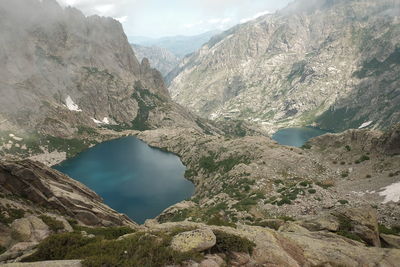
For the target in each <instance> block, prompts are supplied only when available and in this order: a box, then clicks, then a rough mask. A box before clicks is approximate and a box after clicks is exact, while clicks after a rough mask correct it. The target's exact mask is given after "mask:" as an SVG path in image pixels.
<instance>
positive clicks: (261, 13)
mask: <svg viewBox="0 0 400 267" xmlns="http://www.w3.org/2000/svg"><path fill="white" fill-rule="evenodd" d="M267 14H271V12H269V11H268V10H265V11H263V12H259V13H257V14H255V15H254V16H252V17H249V18H244V19H241V20H240V23H246V22H248V21H250V20H253V19H256V18H259V17H261V16H264V15H267Z"/></svg>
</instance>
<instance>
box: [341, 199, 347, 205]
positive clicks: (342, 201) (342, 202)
mask: <svg viewBox="0 0 400 267" xmlns="http://www.w3.org/2000/svg"><path fill="white" fill-rule="evenodd" d="M338 202H339V203H340V204H342V205H345V204H349V202H348V201H347V200H345V199H341V200H338Z"/></svg>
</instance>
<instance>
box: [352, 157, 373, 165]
mask: <svg viewBox="0 0 400 267" xmlns="http://www.w3.org/2000/svg"><path fill="white" fill-rule="evenodd" d="M367 160H370V158H369V156H367V155H362V156H361V157H360V158H359V159H358V160H356V161H355V163H356V164H360V163H361V162H364V161H367Z"/></svg>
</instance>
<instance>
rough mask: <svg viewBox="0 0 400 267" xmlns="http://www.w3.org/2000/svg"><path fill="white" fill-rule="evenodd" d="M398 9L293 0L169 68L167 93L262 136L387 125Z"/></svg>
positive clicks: (366, 0)
mask: <svg viewBox="0 0 400 267" xmlns="http://www.w3.org/2000/svg"><path fill="white" fill-rule="evenodd" d="M399 6H400V1H398V0H395V1H393V0H383V1H373V0H351V1H344V0H316V1H303V0H298V1H295V2H294V3H292V4H290V5H289V6H288V7H287V8H286V9H283V10H281V11H279V12H277V13H275V14H272V15H266V16H263V17H261V18H258V19H256V20H254V21H250V22H248V23H245V24H241V25H238V26H236V27H233V28H232V29H230V30H228V31H225V32H223V33H222V34H220V35H218V36H215V37H213V38H212V39H211V40H210V41H209V42H208V43H207V44H205V45H204V46H203V47H202V48H201V49H200V50H199V51H198V52H196V53H194V54H193V55H189V56H188V57H186V58H185V59H184V60H183V61H182V63H181V64H180V66H178V67H177V68H176V69H175V70H174V71H172V72H171V74H170V75H169V77H168V78H167V81H168V82H169V81H170V83H171V84H170V86H169V91H170V93H171V95H172V98H173V99H174V100H175V101H177V102H178V103H180V104H182V105H184V106H185V107H187V108H189V109H190V110H192V111H194V112H195V113H197V114H199V115H201V116H203V117H207V118H212V119H217V120H224V119H229V118H234V119H244V120H248V121H253V122H257V123H259V124H260V125H261V126H262V127H264V129H266V130H269V131H270V132H272V131H274V130H276V129H277V128H280V127H289V126H300V125H315V126H319V127H320V128H324V129H329V130H333V131H342V130H345V129H349V128H359V127H371V128H386V127H388V126H390V125H391V124H393V123H396V122H398V121H399V120H400V105H399V103H400V91H399V90H400V76H399V75H398V73H399V71H400V57H399V55H400V45H399V43H400V19H399V18H400V15H399V14H400V12H399V10H400V8H399ZM204 77H207V78H206V79H204ZM193 96H195V97H193Z"/></svg>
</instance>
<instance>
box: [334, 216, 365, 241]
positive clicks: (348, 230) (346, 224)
mask: <svg viewBox="0 0 400 267" xmlns="http://www.w3.org/2000/svg"><path fill="white" fill-rule="evenodd" d="M338 219H339V231H338V232H337V234H338V235H341V236H344V237H347V238H349V239H353V240H356V241H359V242H362V239H361V238H360V237H359V236H358V235H357V234H355V233H353V232H352V230H353V226H352V224H351V220H350V219H349V218H347V217H345V216H338Z"/></svg>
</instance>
